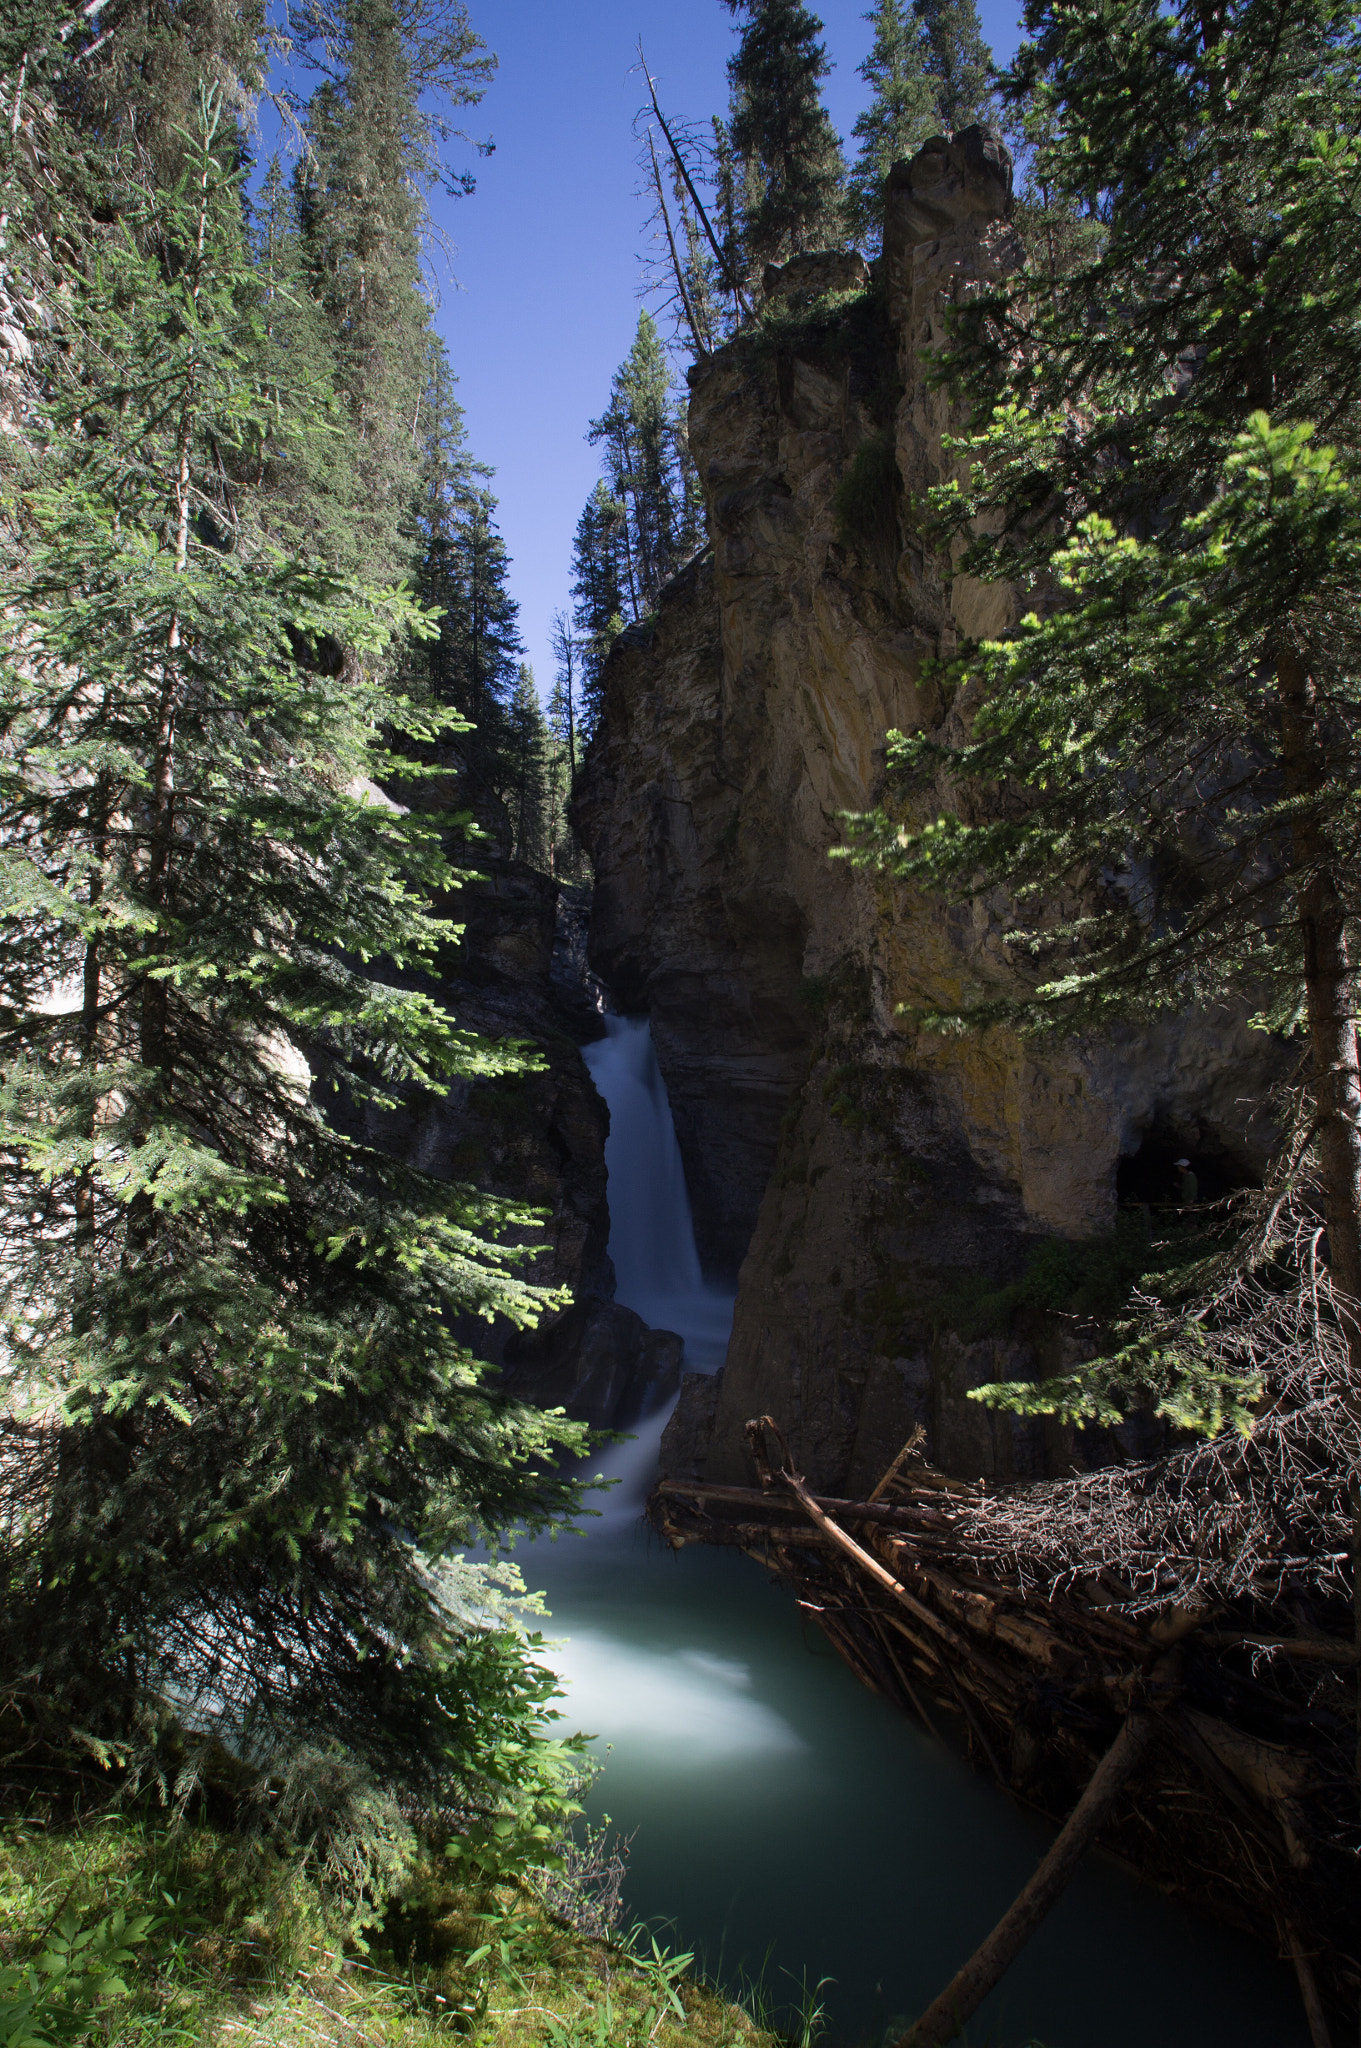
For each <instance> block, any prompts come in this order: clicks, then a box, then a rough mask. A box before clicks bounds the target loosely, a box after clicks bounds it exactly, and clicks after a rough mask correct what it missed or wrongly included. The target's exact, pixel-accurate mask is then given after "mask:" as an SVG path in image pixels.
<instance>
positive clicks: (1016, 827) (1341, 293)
mask: <svg viewBox="0 0 1361 2048" xmlns="http://www.w3.org/2000/svg"><path fill="white" fill-rule="evenodd" d="M1028 20H1029V24H1030V28H1031V31H1032V34H1033V36H1034V41H1033V42H1032V43H1031V44H1030V45H1029V46H1027V47H1026V48H1025V49H1024V50H1023V51H1022V53H1021V56H1020V58H1019V59H1018V61H1017V65H1016V67H1015V69H1014V70H1013V72H1012V74H1011V75H1010V78H1009V80H1008V82H1007V90H1008V93H1009V94H1010V96H1011V97H1013V98H1019V97H1021V96H1022V95H1024V96H1027V97H1028V98H1029V100H1030V102H1031V104H1032V106H1034V107H1037V108H1038V111H1039V113H1040V115H1041V117H1042V120H1041V123H1040V129H1041V134H1042V137H1043V140H1042V144H1041V162H1040V165H1039V169H1040V173H1041V175H1042V176H1043V178H1044V179H1045V180H1046V181H1047V183H1048V185H1049V187H1050V189H1051V190H1052V191H1053V192H1055V193H1056V194H1057V195H1058V196H1059V198H1060V199H1061V200H1063V201H1065V202H1067V203H1068V204H1070V205H1071V207H1072V208H1073V209H1074V210H1075V211H1076V212H1078V213H1080V214H1082V215H1086V216H1089V217H1091V216H1094V217H1095V218H1096V219H1097V220H1098V221H1099V224H1100V243H1099V246H1098V247H1097V249H1096V251H1095V252H1094V253H1093V252H1092V251H1091V250H1090V248H1089V249H1088V251H1087V252H1085V255H1084V257H1083V260H1080V261H1078V262H1076V263H1075V264H1074V266H1073V267H1072V268H1071V270H1069V271H1068V272H1067V273H1063V272H1060V273H1058V274H1056V275H1054V276H1053V277H1051V278H1050V279H1049V281H1048V289H1047V290H1046V291H1045V292H1043V293H1036V292H1033V291H1032V290H1031V289H1030V287H1029V284H1028V281H1027V279H1026V278H1024V277H1021V278H1018V279H1017V280H1015V281H1014V283H1013V284H1012V285H1010V286H1009V287H1007V288H1005V289H1002V290H999V291H997V292H995V293H993V294H992V295H990V296H986V297H983V298H980V299H979V300H976V301H974V302H973V303H972V304H971V305H970V306H969V307H968V308H967V309H965V310H964V311H963V313H962V314H961V316H960V318H959V321H958V323H957V327H956V334H955V341H954V344H953V346H952V348H951V350H950V352H949V363H950V367H951V368H952V369H953V371H954V373H955V375H956V377H957V378H958V379H959V380H960V383H961V385H962V387H963V388H964V390H965V391H967V392H968V394H969V395H970V396H971V397H972V399H973V402H974V405H975V407H976V408H977V420H978V425H977V431H976V432H975V433H974V435H973V437H972V438H971V439H970V440H969V441H968V442H967V444H965V447H964V449H963V450H962V451H961V452H964V453H966V454H967V455H968V457H969V458H970V459H971V462H972V473H971V480H970V481H969V483H968V484H967V485H964V486H951V487H949V488H948V489H946V490H943V491H941V492H939V493H938V494H937V497H936V504H935V516H936V519H937V521H938V522H939V524H938V533H939V534H940V535H941V536H944V535H945V534H947V533H955V534H958V533H960V532H961V531H964V532H968V531H970V530H972V532H974V533H975V534H976V533H977V532H978V528H977V527H973V528H972V529H970V528H969V527H967V526H966V524H965V522H966V521H971V520H975V519H978V518H979V517H980V515H981V516H982V519H983V524H984V528H985V530H987V537H986V538H983V539H981V540H979V539H975V540H973V542H972V544H971V546H970V549H969V552H968V553H967V554H966V556H965V558H964V566H965V567H966V568H968V569H969V570H971V571H972V573H975V574H984V575H989V576H994V577H997V576H1010V577H1014V578H1017V579H1018V580H1020V581H1021V582H1022V583H1023V584H1025V583H1028V584H1029V585H1030V587H1031V588H1032V589H1035V590H1038V591H1039V592H1040V593H1042V594H1041V596H1040V599H1039V601H1038V603H1037V604H1036V605H1035V608H1034V609H1033V610H1032V611H1031V612H1029V613H1028V614H1027V616H1026V617H1025V618H1024V619H1023V621H1022V622H1021V624H1020V626H1019V627H1018V628H1017V629H1016V630H1015V631H1014V632H1013V633H1011V634H1010V635H1008V636H1007V637H1006V638H1005V639H1004V640H1002V641H1000V642H997V643H993V644H989V645H985V646H982V647H979V648H972V649H969V650H967V651H966V653H965V655H964V657H963V658H962V660H961V661H960V662H959V663H958V664H957V665H956V667H955V669H954V670H953V672H952V675H951V677H950V684H951V685H952V686H953V687H956V688H958V687H960V686H962V685H964V684H965V683H968V684H969V685H970V686H971V687H973V688H977V687H978V686H979V685H980V684H981V685H982V690H983V703H982V708H981V709H980V710H979V711H978V713H977V715H976V717H974V718H973V720H972V722H971V726H970V729H969V730H967V732H965V733H963V734H961V735H960V736H958V737H951V738H949V739H944V738H941V737H939V736H926V735H918V736H914V737H911V738H904V737H903V736H902V735H895V736H893V738H892V741H891V755H892V763H893V773H894V776H895V778H896V787H897V796H896V802H895V804H894V805H893V806H892V807H891V808H890V809H889V810H885V811H882V812H880V813H877V814H875V815H874V816H872V817H870V818H865V819H861V820H860V821H859V822H858V825H857V826H856V828H855V831H854V852H853V857H854V858H856V859H858V860H861V861H868V862H872V863H876V864H881V865H886V866H888V867H889V868H891V869H892V870H894V871H895V872H897V873H898V874H901V875H903V876H905V877H908V878H910V879H913V880H915V881H918V882H921V883H926V884H928V885H931V886H933V887H941V888H949V889H952V890H954V891H956V892H957V891H959V890H961V889H963V890H964V891H965V892H966V893H968V894H974V893H976V892H977V891H979V890H980V889H989V888H993V887H998V888H1003V889H1005V890H1006V891H1008V892H1010V895H1011V897H1012V900H1013V901H1014V903H1015V905H1016V911H1015V918H1014V928H1013V930H1012V931H1011V934H1010V941H1009V943H1010V946H1011V949H1012V952H1013V954H1014V956H1015V958H1016V959H1017V960H1018V962H1020V963H1029V974H1030V985H1029V986H1028V988H1027V990H1026V992H1025V994H1024V995H1023V996H1021V997H1019V998H1016V997H1010V996H1005V997H1004V996H999V995H995V994H992V995H990V994H988V993H987V992H986V991H985V990H981V989H980V990H978V991H976V992H975V993H974V996H973V998H972V1000H970V1001H967V1002H965V1003H963V1004H962V1005H961V1006H960V1009H959V1011H958V1013H957V1014H956V1016H955V1017H954V1019H953V1020H951V1019H947V1018H944V1017H939V1018H938V1019H937V1021H938V1022H949V1021H955V1022H966V1023H970V1024H973V1025H987V1024H989V1023H993V1022H1005V1023H1011V1024H1015V1025H1020V1026H1021V1027H1023V1028H1031V1027H1033V1028H1040V1029H1053V1028H1055V1027H1063V1028H1079V1027H1085V1026H1091V1027H1100V1026H1103V1025H1105V1024H1107V1023H1109V1022H1110V1021H1112V1020H1114V1019H1116V1018H1119V1017H1124V1016H1130V1015H1134V1016H1145V1015H1149V1014H1152V1013H1155V1012H1157V1011H1159V1010H1167V1009H1172V1010H1181V1009H1184V1008H1185V1007H1186V1006H1188V1005H1190V1004H1201V1005H1206V1006H1213V1005H1215V1004H1220V1003H1224V1002H1225V1001H1229V1002H1232V1003H1235V1004H1244V1005H1247V1006H1248V1007H1250V1009H1251V1010H1253V1011H1254V1012H1256V1013H1257V1016H1258V1019H1259V1021H1260V1022H1261V1024H1262V1025H1263V1026H1264V1027H1266V1028H1270V1029H1272V1030H1274V1031H1276V1032H1279V1033H1281V1034H1283V1035H1284V1036H1285V1037H1286V1038H1287V1039H1289V1038H1294V1039H1297V1040H1298V1041H1299V1043H1300V1045H1301V1047H1302V1048H1303V1049H1304V1050H1305V1051H1306V1052H1307V1062H1304V1063H1302V1065H1303V1072H1302V1079H1303V1081H1304V1085H1305V1094H1306V1110H1305V1114H1304V1116H1303V1119H1302V1121H1301V1122H1300V1124H1299V1125H1298V1126H1297V1129H1296V1133H1295V1151H1294V1153H1293V1154H1292V1157H1291V1159H1290V1160H1289V1161H1288V1162H1287V1164H1288V1165H1289V1166H1290V1167H1291V1170H1292V1171H1293V1172H1294V1174H1295V1176H1296V1177H1297V1179H1299V1180H1300V1181H1301V1182H1302V1183H1303V1184H1304V1185H1305V1186H1306V1187H1310V1186H1312V1187H1313V1188H1314V1189H1316V1190H1317V1196H1318V1199H1319V1201H1320V1202H1321V1206H1322V1211H1323V1215H1324V1217H1325V1218H1326V1224H1327V1247H1328V1257H1329V1259H1330V1262H1331V1266H1332V1271H1333V1276H1334V1279H1335V1282H1336V1283H1337V1285H1338V1287H1339V1288H1340V1290H1341V1292H1342V1293H1343V1294H1344V1295H1345V1296H1349V1297H1351V1298H1352V1299H1353V1300H1361V1076H1359V1075H1358V1061H1357V1036H1356V1021H1355V1019H1356V996H1357V991H1356V984H1355V970H1354V959H1355V944H1356V921H1357V918H1358V916H1361V893H1358V876H1359V875H1361V632H1358V625H1357V621H1358V617H1359V616H1361V610H1359V609H1358V602H1359V600H1361V511H1359V510H1358V507H1359V506H1361V491H1359V490H1358V486H1359V485H1361V230H1359V229H1358V212H1357V206H1356V198H1357V192H1358V186H1359V184H1361V152H1359V151H1358V145H1357V141H1356V134H1355V108H1356V104H1357V93H1358V87H1361V35H1359V34H1358V27H1357V20H1356V15H1355V12H1354V10H1353V9H1352V8H1350V7H1342V6H1338V5H1334V4H1333V0H1244V5H1242V6H1241V7H1238V8H1236V9H1234V10H1233V11H1232V12H1231V13H1224V12H1221V11H1215V12H1212V13H1206V12H1205V11H1204V10H1201V9H1198V8H1193V7H1189V6H1188V7H1185V8H1183V9H1180V10H1178V11H1177V12H1176V13H1174V14H1168V13H1166V12H1164V11H1162V10H1159V9H1157V8H1154V7H1151V6H1148V5H1145V4H1144V0H1114V4H1113V5H1105V4H1103V6H1102V7H1101V9H1100V12H1099V22H1100V33H1097V24H1098V12H1097V10H1096V9H1095V8H1094V7H1093V6H1091V5H1089V4H1088V0H1033V4H1032V6H1031V8H1030V12H1029V15H1028ZM943 798H944V799H945V800H946V801H948V802H949V803H950V806H951V808H950V810H949V811H946V810H945V808H944V804H943V802H942V799H943ZM1269 1242H1270V1236H1269V1233H1268V1236H1267V1240H1266V1241H1265V1243H1264V1245H1263V1246H1262V1247H1259V1249H1261V1250H1265V1249H1267V1248H1268V1247H1269ZM1350 1344H1351V1351H1352V1359H1353V1372H1354V1374H1355V1379H1356V1386H1357V1389H1358V1393H1357V1402H1358V1410H1359V1411H1361V1327H1357V1326H1353V1327H1352V1329H1351V1331H1350ZM1197 1358H1198V1346H1197V1339H1196V1331H1195V1329H1194V1328H1193V1327H1189V1326H1188V1327H1187V1328H1186V1330H1185V1331H1184V1332H1183V1335H1182V1339H1181V1340H1179V1341H1178V1342H1177V1343H1174V1344H1170V1345H1169V1344H1168V1343H1167V1342H1166V1341H1165V1332H1164V1337H1163V1338H1161V1339H1160V1340H1159V1342H1158V1343H1156V1344H1150V1343H1145V1342H1143V1341H1142V1340H1137V1339H1136V1340H1135V1341H1134V1342H1132V1344H1131V1345H1130V1346H1129V1347H1128V1348H1127V1349H1126V1350H1125V1351H1124V1352H1123V1353H1121V1354H1120V1355H1119V1356H1118V1357H1117V1358H1115V1359H1114V1360H1106V1361H1103V1362H1101V1363H1100V1364H1098V1365H1097V1366H1095V1367H1092V1368H1090V1369H1081V1370H1079V1371H1077V1372H1075V1373H1072V1374H1068V1375H1064V1376H1061V1377H1059V1378H1057V1379H1055V1380H1051V1381H1045V1382H1042V1383H1040V1384H1039V1385H1038V1386H1029V1387H1024V1388H1020V1387H1017V1388H1011V1389H1004V1390H1002V1398H1004V1399H1006V1400H1007V1401H1009V1402H1010V1403H1011V1404H1012V1405H1019V1406H1022V1407H1026V1408H1029V1409H1037V1410H1045V1411H1058V1412H1061V1413H1064V1414H1067V1415H1070V1416H1072V1417H1074V1418H1078V1419H1083V1418H1092V1417H1095V1418H1099V1419H1102V1420H1107V1419H1110V1417H1111V1415H1112V1414H1113V1413H1114V1412H1115V1411H1116V1409H1117V1408H1118V1407H1119V1405H1120V1404H1121V1403H1123V1402H1124V1401H1126V1400H1128V1399H1131V1398H1133V1399H1136V1400H1137V1399H1148V1398H1149V1397H1150V1396H1151V1397H1152V1398H1153V1399H1154V1400H1155V1401H1161V1402H1162V1403H1163V1404H1164V1409H1165V1412H1169V1413H1172V1414H1174V1415H1175V1416H1177V1418H1178V1419H1179V1420H1183V1421H1185V1420H1195V1419H1197V1417H1199V1418H1200V1419H1201V1420H1210V1421H1212V1420H1213V1419H1214V1418H1215V1416H1216V1415H1218V1414H1219V1413H1222V1389H1220V1390H1219V1392H1218V1393H1216V1391H1215V1390H1214V1389H1213V1388H1209V1389H1204V1388H1202V1387H1201V1386H1200V1384H1199V1382H1198V1378H1197V1371H1198V1368H1197ZM997 1391H998V1390H993V1392H994V1394H996V1393H997ZM1250 1393H1251V1390H1250V1389H1246V1390H1244V1389H1240V1399H1246V1398H1250ZM1239 1415H1240V1419H1243V1420H1246V1417H1245V1414H1244V1411H1243V1410H1242V1409H1241V1408H1240V1410H1239Z"/></svg>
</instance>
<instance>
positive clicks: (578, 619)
mask: <svg viewBox="0 0 1361 2048" xmlns="http://www.w3.org/2000/svg"><path fill="white" fill-rule="evenodd" d="M624 519H625V513H624V507H623V506H622V505H621V504H620V502H619V500H618V499H617V498H615V497H613V496H612V495H611V493H610V490H609V487H608V485H606V484H605V482H604V481H603V480H602V481H601V482H599V483H597V485H596V487H595V489H594V490H593V491H592V492H591V495H590V497H589V498H588V499H587V500H586V504H585V507H584V509H583V511H582V514H581V517H580V519H579V520H578V521H577V530H576V533H575V535H574V536H573V540H572V599H573V608H572V623H573V625H574V626H575V627H576V633H577V645H578V647H579V648H580V650H581V726H582V744H583V745H588V744H589V743H590V738H591V734H592V733H593V732H594V730H595V726H596V721H597V719H598V718H599V716H600V698H601V674H602V671H603V669H604V666H605V657H606V656H607V655H608V653H609V651H610V649H611V647H613V645H614V643H615V641H616V640H617V639H618V637H619V635H620V634H621V633H622V632H623V630H624V589H623V574H622V568H621V553H622V548H623V529H624Z"/></svg>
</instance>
